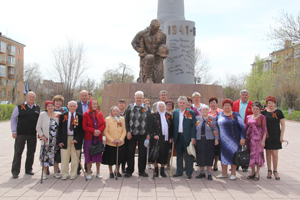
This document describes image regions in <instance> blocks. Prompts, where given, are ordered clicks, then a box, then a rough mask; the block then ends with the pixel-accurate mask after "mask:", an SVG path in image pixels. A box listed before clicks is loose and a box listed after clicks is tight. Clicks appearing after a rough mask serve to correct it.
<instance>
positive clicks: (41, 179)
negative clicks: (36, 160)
mask: <svg viewBox="0 0 300 200" xmlns="http://www.w3.org/2000/svg"><path fill="white" fill-rule="evenodd" d="M45 148H46V142H44V147H43V154H42V155H43V159H42V175H41V184H42V183H43V174H44V157H45Z"/></svg>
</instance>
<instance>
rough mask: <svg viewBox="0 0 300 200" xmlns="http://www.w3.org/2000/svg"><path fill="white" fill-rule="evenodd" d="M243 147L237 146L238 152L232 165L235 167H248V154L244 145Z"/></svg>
mask: <svg viewBox="0 0 300 200" xmlns="http://www.w3.org/2000/svg"><path fill="white" fill-rule="evenodd" d="M243 147H244V148H245V149H244V148H243ZM243 147H242V146H239V149H238V151H237V152H236V153H235V154H234V161H233V164H235V165H236V166H248V165H249V161H250V153H249V151H248V150H247V148H246V145H243ZM243 149H244V150H243Z"/></svg>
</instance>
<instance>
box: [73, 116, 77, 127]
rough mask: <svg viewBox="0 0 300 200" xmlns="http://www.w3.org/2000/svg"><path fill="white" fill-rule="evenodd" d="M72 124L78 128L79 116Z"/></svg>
mask: <svg viewBox="0 0 300 200" xmlns="http://www.w3.org/2000/svg"><path fill="white" fill-rule="evenodd" d="M72 124H73V125H74V128H76V126H78V115H76V117H75V119H74V121H73V122H72Z"/></svg>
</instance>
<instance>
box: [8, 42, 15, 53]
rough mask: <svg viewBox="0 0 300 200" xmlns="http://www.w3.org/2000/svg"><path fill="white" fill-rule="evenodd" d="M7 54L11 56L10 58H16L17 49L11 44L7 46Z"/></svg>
mask: <svg viewBox="0 0 300 200" xmlns="http://www.w3.org/2000/svg"><path fill="white" fill-rule="evenodd" d="M7 54H8V55H10V56H15V55H16V47H15V46H13V45H11V44H9V45H8V46H7Z"/></svg>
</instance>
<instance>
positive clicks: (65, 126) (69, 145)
mask: <svg viewBox="0 0 300 200" xmlns="http://www.w3.org/2000/svg"><path fill="white" fill-rule="evenodd" d="M68 109H69V112H65V113H63V114H61V115H60V117H59V126H58V131H57V143H58V144H59V146H60V147H61V148H62V149H61V150H60V154H61V172H62V179H63V180H66V179H67V178H68V176H69V160H70V155H71V172H70V179H71V180H74V179H76V177H77V168H78V161H79V153H80V150H81V147H82V142H83V134H84V132H83V128H82V119H83V117H82V114H81V113H79V112H76V109H77V104H76V102H75V101H70V102H69V103H68Z"/></svg>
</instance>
